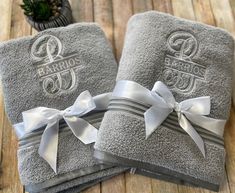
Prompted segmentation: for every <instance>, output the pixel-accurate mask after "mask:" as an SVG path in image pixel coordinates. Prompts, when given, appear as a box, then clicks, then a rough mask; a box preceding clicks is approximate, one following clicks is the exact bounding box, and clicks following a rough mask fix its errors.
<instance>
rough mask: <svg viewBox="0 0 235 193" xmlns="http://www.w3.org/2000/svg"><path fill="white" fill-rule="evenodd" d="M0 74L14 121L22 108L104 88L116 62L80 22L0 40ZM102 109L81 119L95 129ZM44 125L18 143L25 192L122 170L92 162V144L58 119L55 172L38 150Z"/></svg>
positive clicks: (100, 36)
mask: <svg viewBox="0 0 235 193" xmlns="http://www.w3.org/2000/svg"><path fill="white" fill-rule="evenodd" d="M0 73H1V81H2V87H3V91H4V102H5V109H6V113H7V115H8V117H9V120H10V121H11V123H12V124H17V123H19V122H22V112H23V111H26V110H29V109H32V108H36V107H40V106H41V107H48V108H55V109H58V110H64V109H66V108H68V107H69V106H71V105H72V104H73V103H74V102H75V100H76V98H77V97H78V95H79V94H80V93H81V92H82V91H84V90H89V91H90V93H91V95H92V96H95V95H98V94H102V93H106V92H110V91H111V90H112V89H113V86H114V84H115V78H116V73H117V64H116V62H115V59H114V56H113V53H112V50H111V48H110V45H109V43H108V41H107V39H106V38H105V35H104V33H103V31H102V30H101V29H100V27H99V26H97V25H96V24H94V23H80V24H73V25H70V26H68V27H61V28H56V29H49V30H46V31H43V32H40V33H39V34H37V35H36V36H29V37H23V38H20V39H15V40H10V41H7V42H3V43H1V45H0ZM103 113H104V112H99V113H96V112H91V113H89V115H87V116H85V117H84V119H86V120H87V121H88V122H89V123H90V124H93V125H94V126H96V127H99V125H100V122H101V120H102V118H103ZM44 128H45V127H44ZM44 128H42V129H41V130H39V131H37V132H33V133H31V134H30V135H28V136H27V137H26V138H23V139H21V140H20V141H19V149H18V167H19V175H20V179H21V182H22V184H23V185H24V186H25V188H26V191H29V192H43V191H45V192H50V193H52V192H58V191H63V190H64V191H65V190H67V189H71V188H73V187H76V188H74V189H76V190H79V191H80V190H81V189H83V188H85V187H88V186H89V185H92V184H94V183H97V182H100V181H101V180H102V179H107V178H108V177H109V176H110V177H111V176H114V175H116V174H118V173H120V172H121V171H124V169H123V168H117V167H113V166H106V165H102V164H99V163H97V162H96V161H95V160H94V159H93V157H92V154H93V144H89V145H85V144H83V143H82V142H81V141H80V140H79V139H77V138H76V137H75V136H74V135H73V134H72V132H71V131H70V130H69V129H68V127H67V126H66V124H64V123H61V124H60V133H59V145H58V154H57V173H55V172H54V171H53V170H52V168H51V167H50V166H49V165H48V163H47V162H46V161H45V160H44V159H42V158H41V157H40V156H39V154H38V147H39V143H40V139H41V135H42V131H43V130H44ZM12 156H14V155H12Z"/></svg>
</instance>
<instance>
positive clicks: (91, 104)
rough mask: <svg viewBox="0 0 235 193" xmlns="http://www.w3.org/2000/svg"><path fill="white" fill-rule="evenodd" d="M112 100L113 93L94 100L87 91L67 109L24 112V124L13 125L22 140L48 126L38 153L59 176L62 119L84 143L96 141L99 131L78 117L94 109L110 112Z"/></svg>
mask: <svg viewBox="0 0 235 193" xmlns="http://www.w3.org/2000/svg"><path fill="white" fill-rule="evenodd" d="M109 98H110V93H105V94H101V95H98V96H95V97H94V98H93V97H92V96H91V94H90V93H89V91H84V92H82V93H81V94H80V95H79V96H78V98H77V99H76V101H75V103H74V104H73V105H72V106H71V107H69V108H67V109H65V110H62V111H60V110H57V109H52V108H46V107H37V108H34V109H30V110H28V111H24V112H23V113H22V115H23V122H22V123H18V124H15V125H14V127H15V131H16V134H17V136H18V138H19V139H22V138H23V137H24V136H25V135H26V134H28V133H31V132H33V131H36V130H37V129H39V128H41V127H43V126H45V125H46V128H45V129H44V131H43V134H42V137H41V142H40V146H39V150H38V153H39V155H40V156H41V157H42V158H43V159H45V160H46V161H47V162H48V164H49V165H50V166H51V168H52V169H53V170H54V172H55V173H56V166H57V148H58V136H59V120H61V119H64V120H65V122H66V123H67V125H68V126H69V128H70V129H71V131H72V132H73V134H74V135H75V136H76V137H77V138H78V139H79V140H81V141H82V142H83V143H84V144H90V143H93V142H95V141H96V138H97V132H98V130H97V129H96V128H95V127H94V126H92V125H91V124H89V123H88V122H87V121H85V120H84V119H82V118H79V117H81V116H83V115H85V114H87V113H89V112H91V111H92V110H105V109H107V107H108V103H109Z"/></svg>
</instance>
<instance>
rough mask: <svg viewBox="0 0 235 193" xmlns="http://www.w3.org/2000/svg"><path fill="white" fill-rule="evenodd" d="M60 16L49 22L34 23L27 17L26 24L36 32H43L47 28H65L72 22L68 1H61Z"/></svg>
mask: <svg viewBox="0 0 235 193" xmlns="http://www.w3.org/2000/svg"><path fill="white" fill-rule="evenodd" d="M61 3H62V6H61V10H60V14H59V16H57V17H54V18H53V19H50V20H49V21H35V20H33V18H32V17H30V16H27V21H28V23H29V24H30V25H31V26H32V27H33V28H35V29H36V30H37V31H43V30H45V29H48V28H55V27H61V26H67V25H69V24H71V23H72V22H73V16H72V10H71V6H70V4H69V2H68V0H62V2H61Z"/></svg>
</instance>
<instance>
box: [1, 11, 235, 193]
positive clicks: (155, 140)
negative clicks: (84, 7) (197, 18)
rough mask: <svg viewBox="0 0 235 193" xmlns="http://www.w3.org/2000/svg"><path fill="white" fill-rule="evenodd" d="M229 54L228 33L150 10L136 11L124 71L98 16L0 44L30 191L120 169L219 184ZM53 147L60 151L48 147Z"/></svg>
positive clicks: (92, 179) (80, 186) (63, 188)
mask: <svg viewBox="0 0 235 193" xmlns="http://www.w3.org/2000/svg"><path fill="white" fill-rule="evenodd" d="M233 60H234V40H233V38H232V36H231V35H230V34H229V33H228V32H226V31H224V30H223V29H220V28H216V27H212V26H208V25H205V24H202V23H198V22H193V21H188V20H184V19H180V18H177V17H174V16H171V15H168V14H164V13H159V12H155V11H150V12H146V13H141V14H137V15H134V16H132V17H131V19H130V20H129V22H128V26H127V32H126V36H125V42H124V48H123V52H122V56H121V60H120V64H119V68H118V69H117V64H116V61H115V58H114V56H113V53H112V49H111V47H110V45H109V43H108V40H107V39H106V38H105V35H104V33H103V32H102V30H101V29H100V27H99V26H97V25H96V24H94V23H78V24H72V25H70V26H68V27H62V28H57V29H48V30H45V31H43V32H40V33H39V34H37V35H36V36H34V37H31V36H30V37H24V38H20V39H16V40H10V41H8V42H3V43H1V44H0V75H1V81H2V87H3V91H4V102H5V109H6V113H7V115H8V117H9V120H10V122H11V123H12V125H13V128H14V129H15V131H16V134H17V136H18V139H19V148H18V169H19V175H20V179H21V182H22V184H23V185H24V186H25V189H26V191H28V192H30V193H39V192H48V193H53V192H64V193H69V192H80V191H82V190H84V189H86V188H88V187H90V186H92V185H94V184H96V183H99V182H101V181H103V180H106V179H109V178H111V177H113V176H115V175H118V174H119V173H122V172H125V171H131V173H133V172H134V173H137V174H141V175H145V176H149V177H153V178H157V179H161V180H165V181H169V182H173V183H177V184H184V185H189V186H194V187H203V188H206V189H209V190H213V191H219V188H220V186H221V185H222V184H223V181H224V178H225V177H224V175H225V170H224V168H225V156H226V153H225V148H224V140H223V129H224V125H225V122H226V120H228V118H229V112H230V106H231V90H232V72H233V62H234V61H233ZM104 95H105V96H106V97H104ZM82 96H86V97H87V98H85V99H81V98H82ZM88 96H89V97H90V100H91V102H88V98H89V97H88ZM97 98H98V99H99V100H97ZM79 99H80V101H79V102H78V105H74V104H75V103H76V102H77V101H78V100H79ZM91 103H92V104H93V106H94V108H91V109H90V110H87V109H85V110H84V109H83V108H85V107H86V108H88V107H90V106H89V105H91ZM84 104H85V107H84ZM79 105H80V106H79ZM100 106H105V107H104V108H99V107H100ZM76 108H78V109H79V110H78V111H80V113H79V114H76V113H75V114H74V111H76ZM40 109H41V111H40ZM42 109H43V110H45V109H50V112H51V113H52V115H51V114H47V113H45V112H44V111H43V110H42ZM80 109H83V111H81V110H80ZM35 110H36V112H37V113H36V114H33V113H32V111H35ZM43 113H44V114H43ZM53 113H55V114H58V116H57V115H56V116H53ZM66 113H67V114H69V115H70V117H69V118H68V117H67V118H66ZM31 116H33V117H31ZM35 117H36V118H37V119H38V118H41V117H44V119H45V120H46V121H44V123H43V124H37V123H35V121H34V119H35ZM26 118H28V119H26ZM31 118H32V120H31ZM67 119H69V120H70V121H69V122H68V121H66V120H67ZM53 121H54V122H53ZM71 122H72V123H73V124H74V125H76V126H75V129H73V128H74V125H73V124H70V123H71ZM52 123H53V124H52ZM30 124H31V125H34V126H35V125H36V126H35V128H33V129H31V130H29V129H28V127H27V126H28V125H30ZM77 125H78V127H77ZM50 126H51V128H50V129H48V127H50ZM53 127H54V128H53ZM91 128H92V129H95V130H96V129H97V133H95V134H94V135H89V132H90V130H89V129H91ZM57 130H58V133H57V134H58V135H55V133H56V132H55V131H57ZM50 136H54V137H50ZM48 137H50V138H48ZM56 137H57V138H58V139H57V138H56ZM84 137H85V138H86V137H87V138H89V137H90V138H93V140H91V141H90V142H89V143H86V142H84V140H82V139H83V138H84ZM48 139H49V140H48ZM45 141H46V142H45ZM48 141H49V142H48ZM55 141H58V144H57V145H55V146H53V145H54V144H56V143H54V142H55ZM45 144H49V145H45ZM53 148H54V149H57V152H56V155H55V156H52V154H50V153H49V154H45V152H53V151H50V150H51V149H53ZM54 149H53V150H54ZM43 153H44V154H43ZM53 155H54V154H53ZM53 160H54V161H53Z"/></svg>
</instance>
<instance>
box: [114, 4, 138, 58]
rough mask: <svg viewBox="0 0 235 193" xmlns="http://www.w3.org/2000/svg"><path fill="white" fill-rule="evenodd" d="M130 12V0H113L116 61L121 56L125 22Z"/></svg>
mask: <svg viewBox="0 0 235 193" xmlns="http://www.w3.org/2000/svg"><path fill="white" fill-rule="evenodd" d="M132 13H133V11H132V2H131V0H113V21H114V45H115V55H116V58H117V60H118V61H119V59H120V57H121V52H122V47H123V43H124V37H125V31H126V24H127V21H128V19H129V18H130V17H131V15H132Z"/></svg>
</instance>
